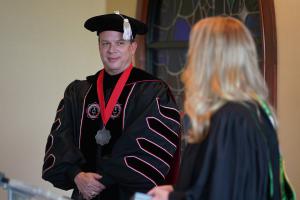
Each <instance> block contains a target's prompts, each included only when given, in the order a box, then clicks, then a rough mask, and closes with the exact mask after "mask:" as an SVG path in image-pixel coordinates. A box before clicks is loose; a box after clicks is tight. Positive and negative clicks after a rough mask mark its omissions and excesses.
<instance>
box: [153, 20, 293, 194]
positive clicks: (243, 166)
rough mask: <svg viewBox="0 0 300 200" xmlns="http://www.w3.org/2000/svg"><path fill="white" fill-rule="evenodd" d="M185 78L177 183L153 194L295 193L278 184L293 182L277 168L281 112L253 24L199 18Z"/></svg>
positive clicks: (278, 164)
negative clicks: (263, 69)
mask: <svg viewBox="0 0 300 200" xmlns="http://www.w3.org/2000/svg"><path fill="white" fill-rule="evenodd" d="M182 80H183V82H184V85H185V111H186V113H187V114H188V116H189V117H190V121H191V125H192V126H191V127H192V128H191V129H190V132H189V134H188V138H187V139H188V142H189V144H188V146H187V147H186V149H185V152H184V154H183V160H182V164H181V169H180V175H179V180H178V181H177V184H176V185H175V187H174V188H173V186H170V185H165V186H158V187H155V188H153V189H152V190H150V191H149V192H148V194H149V195H151V196H152V199H153V200H158V199H159V200H165V199H176V200H177V199H210V200H219V199H222V200H224V199H225V200H235V199H239V200H240V199H243V200H248V199H249V200H250V199H253V200H257V199H259V200H264V199H281V198H284V197H286V198H287V199H288V198H293V193H292V192H291V191H290V190H288V191H286V192H283V191H284V190H281V189H282V188H284V184H286V185H285V186H288V184H287V182H286V181H285V179H284V173H283V171H281V170H280V169H281V166H280V153H279V147H278V139H277V135H276V116H275V115H274V113H273V112H272V109H271V108H270V105H269V104H268V100H267V99H268V89H267V86H266V83H265V81H264V79H263V77H262V75H261V73H260V70H259V67H258V59H257V52H256V47H255V43H254V41H253V39H252V36H251V34H250V32H249V30H248V29H247V28H246V27H245V26H244V25H243V24H242V23H241V22H240V21H239V20H237V19H234V18H231V17H209V18H205V19H203V20H200V21H199V22H197V23H196V24H195V25H194V26H193V29H192V31H191V35H190V41H189V50H188V59H187V65H186V69H185V71H184V73H183V76H182ZM287 188H289V187H287Z"/></svg>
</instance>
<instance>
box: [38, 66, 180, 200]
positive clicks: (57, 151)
mask: <svg viewBox="0 0 300 200" xmlns="http://www.w3.org/2000/svg"><path fill="white" fill-rule="evenodd" d="M98 74H99V73H97V74H96V75H94V76H90V77H88V78H87V80H84V81H78V80H77V81H74V82H72V83H71V84H70V85H69V86H68V87H67V89H66V91H65V95H64V98H63V99H62V101H61V103H60V105H59V107H58V109H57V115H56V118H55V122H54V124H53V126H52V130H51V133H50V135H49V137H48V142H47V145H46V152H45V159H44V165H43V176H42V177H43V179H45V180H47V181H50V182H51V183H52V184H53V185H54V186H55V187H58V188H61V189H65V190H68V189H75V191H74V193H73V196H72V197H73V198H74V199H80V195H79V193H78V191H77V189H76V186H75V184H74V181H73V180H74V177H75V176H76V175H77V174H78V173H79V172H80V171H85V172H96V173H99V174H100V175H101V176H103V177H102V178H101V180H100V182H101V183H103V184H104V185H105V186H106V188H107V189H105V190H104V191H103V192H102V193H101V194H100V195H99V196H100V198H101V200H105V199H110V200H111V199H129V198H130V197H131V196H132V195H133V193H134V192H136V191H139V192H146V191H148V190H149V189H151V188H152V187H154V186H156V185H160V184H164V183H166V182H167V179H168V174H170V172H171V171H172V170H173V169H174V168H176V165H177V164H178V161H176V159H175V158H178V157H176V154H177V153H176V152H178V150H179V148H178V146H179V143H180V130H181V125H180V115H179V111H178V110H177V106H176V103H175V101H174V98H173V96H172V94H171V92H170V90H169V88H168V86H167V85H166V84H165V83H164V82H163V81H161V80H159V79H157V78H155V77H153V76H151V75H150V74H148V73H146V72H144V71H142V70H139V69H137V68H133V69H132V71H131V74H130V76H129V79H128V80H127V82H126V84H125V87H124V89H123V91H122V93H121V95H120V97H119V99H118V102H117V104H116V105H115V107H114V110H113V113H112V115H111V118H110V119H109V121H108V123H107V125H106V129H108V130H109V131H110V133H111V136H112V138H111V139H110V141H109V143H108V144H107V145H104V146H101V145H97V144H96V142H95V138H94V137H95V135H96V133H97V131H98V130H100V129H102V128H103V123H102V119H101V114H100V108H99V107H100V106H99V101H98V96H97V84H96V83H97V78H98ZM119 76H120V75H117V76H109V75H108V74H106V73H105V75H104V95H105V101H106V103H107V101H108V99H109V97H110V95H111V93H112V90H113V88H114V86H115V84H116V82H117V80H118V78H119ZM99 196H98V197H97V198H99ZM97 198H95V199H97Z"/></svg>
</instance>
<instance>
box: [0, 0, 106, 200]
mask: <svg viewBox="0 0 300 200" xmlns="http://www.w3.org/2000/svg"><path fill="white" fill-rule="evenodd" d="M105 10H106V1H105V0H88V1H83V0H63V1H62V0H51V1H43V0H26V1H19V0H0V94H1V97H0V171H2V172H4V173H5V174H6V175H7V176H8V177H9V178H13V179H18V180H21V181H24V182H26V183H28V184H31V185H37V186H40V187H42V188H46V189H50V190H51V191H54V192H58V191H57V190H55V189H54V188H53V187H52V186H51V185H50V184H48V183H46V182H45V181H43V180H42V179H41V172H42V163H43V154H44V148H45V144H46V139H47V136H48V134H49V130H50V128H51V125H52V122H53V120H54V116H55V110H56V107H57V105H58V102H59V100H60V98H61V97H62V95H63V92H64V89H65V87H66V86H67V84H68V83H69V82H71V81H72V80H74V79H83V78H85V76H86V75H89V74H93V73H95V72H96V71H97V70H99V69H100V67H99V66H101V63H100V58H99V56H98V48H97V38H96V34H95V33H91V32H89V31H87V30H85V29H84V27H83V23H84V21H85V20H86V19H87V18H89V17H91V16H95V15H98V14H104V13H105ZM59 193H61V192H59ZM5 194H6V193H5V192H4V191H3V190H1V189H0V199H5V197H4V195H5Z"/></svg>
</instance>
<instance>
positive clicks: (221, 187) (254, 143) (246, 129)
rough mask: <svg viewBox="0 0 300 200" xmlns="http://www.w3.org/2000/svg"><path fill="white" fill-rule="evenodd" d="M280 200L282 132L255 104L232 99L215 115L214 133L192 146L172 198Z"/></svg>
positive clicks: (186, 152)
mask: <svg viewBox="0 0 300 200" xmlns="http://www.w3.org/2000/svg"><path fill="white" fill-rule="evenodd" d="M268 160H270V164H271V166H272V171H273V179H274V196H273V197H274V198H273V199H280V184H279V150H278V141H277V136H276V132H275V130H274V128H273V126H272V124H271V123H270V120H269V118H268V117H267V116H266V114H265V113H264V111H263V110H262V109H261V108H260V107H259V106H257V105H255V104H251V103H244V104H241V103H234V102H230V103H227V104H225V105H224V106H223V107H222V108H220V109H219V110H218V111H217V112H216V113H215V114H213V116H212V118H211V123H210V128H209V131H208V136H207V137H206V139H205V140H204V141H203V142H201V143H200V144H189V145H188V146H187V147H186V149H185V152H184V154H183V160H182V165H181V168H180V175H179V180H178V182H177V184H176V185H175V190H174V192H172V193H170V196H169V199H170V200H179V199H181V200H183V199H189V200H220V199H222V200H241V199H242V200H258V199H259V200H265V199H272V198H270V179H269V166H268V163H269V162H268Z"/></svg>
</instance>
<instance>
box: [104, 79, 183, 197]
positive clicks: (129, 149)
mask: <svg viewBox="0 0 300 200" xmlns="http://www.w3.org/2000/svg"><path fill="white" fill-rule="evenodd" d="M127 87H131V89H132V92H131V93H130V96H129V97H128V101H127V104H126V107H125V108H124V129H123V133H122V136H121V137H120V138H119V139H118V141H117V143H116V144H115V146H114V148H113V152H112V157H111V158H110V159H108V160H103V161H102V163H101V164H100V166H101V169H100V172H99V173H100V174H103V179H102V180H101V182H102V181H103V182H105V181H107V180H106V179H107V178H106V177H110V178H111V179H113V180H114V182H115V183H117V184H118V185H119V186H120V187H121V188H122V189H124V190H127V191H129V193H131V194H133V193H134V192H136V191H140V192H146V191H148V190H149V189H150V188H152V187H153V186H155V185H160V184H164V183H165V182H166V177H167V175H168V173H169V171H170V168H171V167H173V166H172V164H173V161H174V159H175V152H176V150H177V148H178V146H179V141H180V134H181V132H180V131H181V123H180V116H179V111H178V109H177V105H176V103H175V101H174V99H173V97H172V96H171V95H170V92H169V88H168V87H167V85H166V84H165V83H163V82H162V81H159V80H151V81H147V80H146V81H144V80H141V81H138V82H132V83H130V85H129V86H127ZM108 182H109V180H108Z"/></svg>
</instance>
